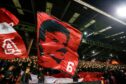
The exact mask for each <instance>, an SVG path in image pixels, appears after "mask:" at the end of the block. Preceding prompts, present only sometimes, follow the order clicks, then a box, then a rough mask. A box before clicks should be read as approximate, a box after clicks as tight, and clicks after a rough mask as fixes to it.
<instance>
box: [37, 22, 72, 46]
mask: <svg viewBox="0 0 126 84" xmlns="http://www.w3.org/2000/svg"><path fill="white" fill-rule="evenodd" d="M39 31H40V33H39V35H40V39H42V40H43V41H45V39H46V38H45V33H46V32H61V33H63V34H64V35H65V36H66V38H67V40H66V42H65V43H64V45H67V43H68V41H69V39H70V32H69V31H68V30H67V29H66V28H65V27H64V26H62V25H60V24H59V23H58V22H56V21H54V20H46V21H44V22H43V23H42V25H41V28H40V30H39ZM54 40H55V39H54Z"/></svg>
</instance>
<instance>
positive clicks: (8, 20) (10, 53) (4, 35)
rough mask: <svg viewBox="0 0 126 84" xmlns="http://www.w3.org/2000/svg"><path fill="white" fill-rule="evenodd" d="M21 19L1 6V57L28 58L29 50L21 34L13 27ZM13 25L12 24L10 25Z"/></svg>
mask: <svg viewBox="0 0 126 84" xmlns="http://www.w3.org/2000/svg"><path fill="white" fill-rule="evenodd" d="M18 23H19V20H18V19H17V18H16V17H15V16H14V15H13V14H12V13H11V12H9V11H8V10H6V9H5V8H0V58H1V59H13V58H26V57H27V56H28V55H27V51H26V47H25V44H24V42H23V40H22V38H21V36H20V35H19V34H18V33H17V32H16V31H15V30H14V29H13V27H12V26H15V25H17V24H18ZM10 25H11V26H10Z"/></svg>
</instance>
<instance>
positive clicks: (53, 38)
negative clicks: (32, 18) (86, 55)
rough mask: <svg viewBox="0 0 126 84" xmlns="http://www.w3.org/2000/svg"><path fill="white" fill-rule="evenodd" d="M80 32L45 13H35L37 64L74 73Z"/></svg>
mask: <svg viewBox="0 0 126 84" xmlns="http://www.w3.org/2000/svg"><path fill="white" fill-rule="evenodd" d="M81 38H82V36H81V32H80V31H78V30H77V29H75V28H74V27H72V26H70V25H69V24H67V23H65V22H61V21H60V20H58V19H56V18H55V17H52V16H49V15H47V14H46V13H42V12H38V13H37V41H38V42H39V52H40V53H39V56H38V63H39V65H41V66H43V67H45V68H53V69H57V70H62V71H64V72H67V73H69V74H71V75H74V73H75V70H76V67H77V65H78V54H77V49H78V46H79V44H80V41H81Z"/></svg>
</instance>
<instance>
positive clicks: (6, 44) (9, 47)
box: [2, 39, 22, 55]
mask: <svg viewBox="0 0 126 84" xmlns="http://www.w3.org/2000/svg"><path fill="white" fill-rule="evenodd" d="M2 47H3V48H4V52H5V54H14V55H20V54H22V53H21V50H20V49H18V47H17V46H16V45H15V43H14V42H13V41H12V40H11V39H5V40H4V41H3V45H2Z"/></svg>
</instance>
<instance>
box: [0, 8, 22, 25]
mask: <svg viewBox="0 0 126 84" xmlns="http://www.w3.org/2000/svg"><path fill="white" fill-rule="evenodd" d="M2 22H7V23H8V24H10V23H12V24H13V26H14V25H17V24H18V23H19V20H18V19H17V18H16V17H15V16H14V15H13V14H12V13H11V12H9V11H8V10H6V9H5V8H0V23H2Z"/></svg>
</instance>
